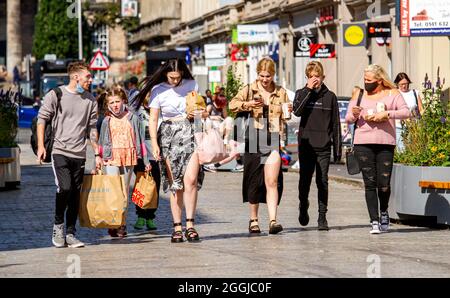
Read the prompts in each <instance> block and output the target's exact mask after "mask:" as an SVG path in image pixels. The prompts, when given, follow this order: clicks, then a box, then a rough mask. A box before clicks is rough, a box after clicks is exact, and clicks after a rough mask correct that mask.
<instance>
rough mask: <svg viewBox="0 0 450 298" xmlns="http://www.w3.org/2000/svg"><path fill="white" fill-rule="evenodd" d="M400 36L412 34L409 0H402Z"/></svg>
mask: <svg viewBox="0 0 450 298" xmlns="http://www.w3.org/2000/svg"><path fill="white" fill-rule="evenodd" d="M400 36H410V33H409V0H400Z"/></svg>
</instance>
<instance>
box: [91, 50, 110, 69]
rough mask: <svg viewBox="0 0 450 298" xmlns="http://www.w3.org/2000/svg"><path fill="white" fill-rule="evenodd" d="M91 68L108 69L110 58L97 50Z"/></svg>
mask: <svg viewBox="0 0 450 298" xmlns="http://www.w3.org/2000/svg"><path fill="white" fill-rule="evenodd" d="M89 68H90V69H92V70H107V69H108V68H109V62H108V59H107V58H106V57H105V56H104V55H103V53H102V52H101V51H97V52H96V53H95V55H94V58H92V60H91V64H90V65H89Z"/></svg>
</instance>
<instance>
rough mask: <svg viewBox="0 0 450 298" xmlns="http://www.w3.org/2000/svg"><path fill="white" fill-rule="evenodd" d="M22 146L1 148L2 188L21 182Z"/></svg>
mask: <svg viewBox="0 0 450 298" xmlns="http://www.w3.org/2000/svg"><path fill="white" fill-rule="evenodd" d="M20 176H21V173H20V148H19V147H15V148H0V188H2V187H15V186H17V185H19V184H20Z"/></svg>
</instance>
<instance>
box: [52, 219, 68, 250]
mask: <svg viewBox="0 0 450 298" xmlns="http://www.w3.org/2000/svg"><path fill="white" fill-rule="evenodd" d="M52 243H53V245H54V246H55V247H58V248H60V247H65V246H66V241H65V239H64V224H63V223H62V224H60V225H53V234H52Z"/></svg>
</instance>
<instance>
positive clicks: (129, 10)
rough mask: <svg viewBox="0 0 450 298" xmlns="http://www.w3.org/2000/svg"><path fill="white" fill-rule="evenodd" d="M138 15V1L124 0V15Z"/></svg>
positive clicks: (125, 16)
mask: <svg viewBox="0 0 450 298" xmlns="http://www.w3.org/2000/svg"><path fill="white" fill-rule="evenodd" d="M137 16H138V1H136V0H122V17H124V18H127V17H134V18H135V17H137Z"/></svg>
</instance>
